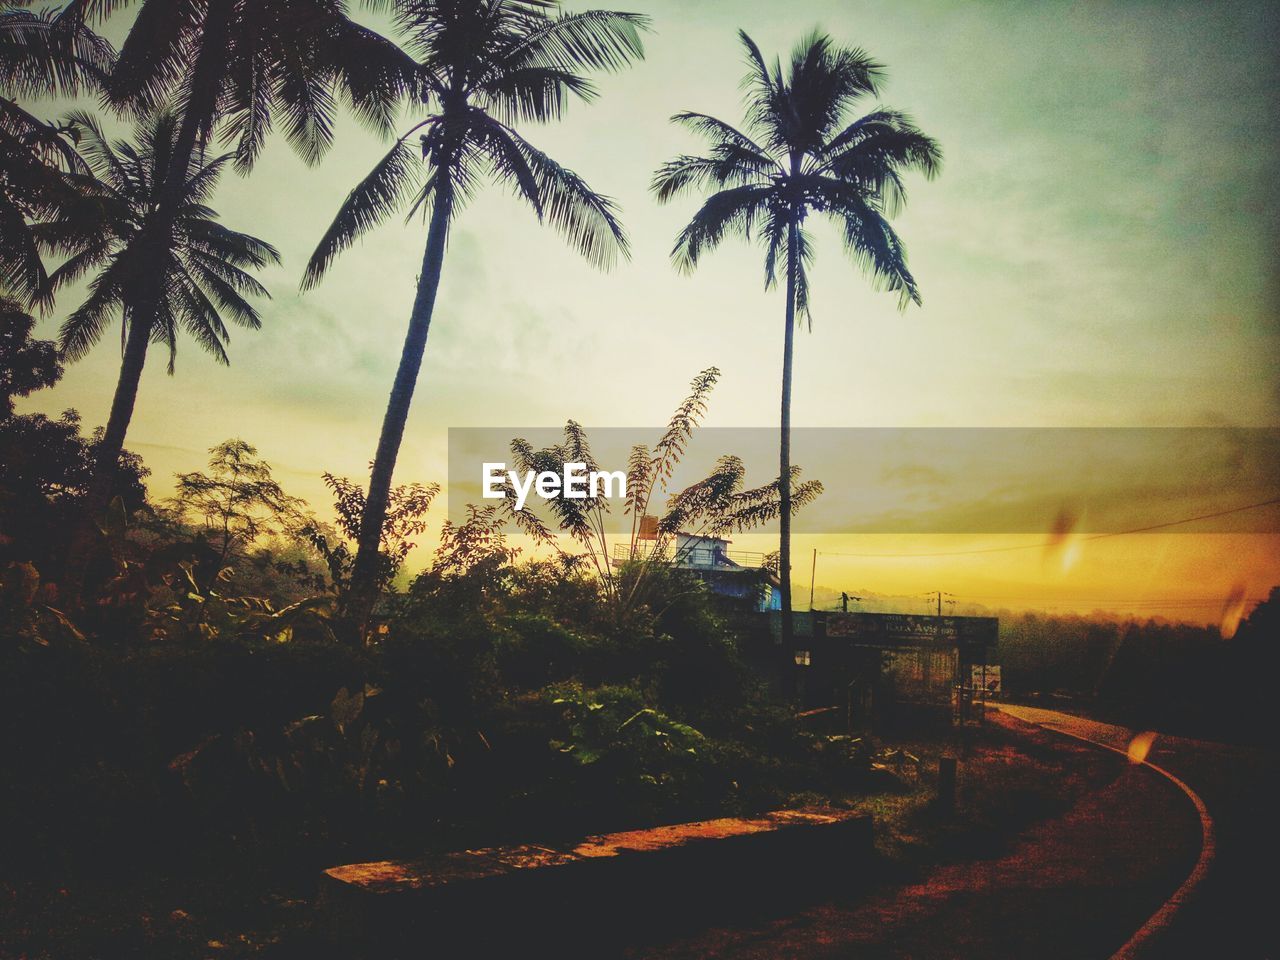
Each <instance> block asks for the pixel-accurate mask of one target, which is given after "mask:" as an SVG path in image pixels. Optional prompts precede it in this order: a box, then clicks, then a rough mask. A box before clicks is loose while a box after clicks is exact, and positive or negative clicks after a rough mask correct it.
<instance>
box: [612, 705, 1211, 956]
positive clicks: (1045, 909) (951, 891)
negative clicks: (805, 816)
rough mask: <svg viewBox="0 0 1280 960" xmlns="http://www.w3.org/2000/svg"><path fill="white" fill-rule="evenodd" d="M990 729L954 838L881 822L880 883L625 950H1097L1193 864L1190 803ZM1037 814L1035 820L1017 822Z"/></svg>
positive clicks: (1063, 747)
mask: <svg viewBox="0 0 1280 960" xmlns="http://www.w3.org/2000/svg"><path fill="white" fill-rule="evenodd" d="M992 723H994V724H995V725H996V726H997V727H999V728H1000V729H1001V730H1002V731H1003V732H1004V733H1005V734H1006V737H1004V738H1001V737H999V736H995V737H991V738H989V739H987V740H985V742H983V743H981V744H980V745H978V746H977V747H975V749H974V750H973V751H972V753H971V755H970V757H969V758H968V759H967V760H966V761H964V762H963V763H962V765H961V779H960V802H961V807H960V812H959V815H958V817H957V825H956V826H955V827H954V828H953V829H954V839H955V842H954V843H951V844H948V843H947V842H945V836H944V835H943V834H940V833H939V831H940V829H941V828H940V826H939V824H938V823H937V822H936V821H935V820H933V819H932V818H928V817H923V816H920V815H916V816H911V815H907V816H905V817H901V816H900V817H896V818H891V822H887V823H885V824H883V830H884V831H885V833H886V837H885V840H884V842H883V844H882V846H883V850H882V856H883V861H882V863H881V865H880V866H881V867H882V868H883V870H884V874H885V876H886V877H888V878H890V879H889V880H887V881H886V882H884V883H881V884H878V885H872V887H871V888H870V889H869V890H861V891H855V892H853V893H852V895H848V896H846V895H841V894H839V893H836V894H835V895H833V896H832V897H830V898H829V899H827V900H825V901H823V902H819V903H815V904H813V905H812V906H810V907H808V908H807V909H804V910H801V911H799V912H796V913H793V914H790V915H787V916H781V917H773V918H759V919H757V920H756V921H755V922H749V923H743V924H735V925H732V926H729V925H726V926H718V927H713V928H711V929H708V930H705V931H702V932H700V933H698V934H696V935H693V936H688V937H683V938H679V939H672V940H669V941H666V942H660V943H659V942H654V943H650V944H648V945H646V946H644V947H634V948H632V949H630V950H629V951H628V952H627V956H628V957H630V958H633V960H640V958H644V960H659V958H662V960H675V958H693V957H699V958H702V957H717V958H735V960H748V958H751V960H755V958H759V960H765V958H769V960H784V958H825V957H842V958H849V957H854V958H889V957H894V958H912V960H925V958H956V957H975V958H976V957H981V958H984V960H991V958H1010V960H1013V958H1019V960H1024V958H1029V957H1035V958H1037V960H1051V958H1063V960H1067V958H1071V960H1079V958H1082V957H1099V958H1105V957H1109V956H1110V955H1111V953H1112V952H1113V951H1114V950H1115V949H1116V948H1118V947H1119V946H1120V945H1121V944H1122V943H1123V942H1124V941H1125V940H1126V939H1127V938H1128V937H1129V936H1130V934H1131V933H1132V932H1133V931H1134V930H1135V929H1137V928H1138V927H1139V926H1141V925H1142V923H1143V922H1144V921H1145V920H1146V918H1147V917H1148V916H1149V915H1150V914H1151V913H1152V912H1154V911H1155V910H1156V909H1157V908H1158V907H1159V906H1160V904H1161V903H1163V901H1164V899H1165V898H1166V897H1167V896H1168V895H1169V894H1170V893H1171V892H1172V891H1173V890H1174V889H1176V887H1177V886H1178V884H1179V883H1180V882H1181V880H1182V878H1183V877H1184V876H1185V875H1186V873H1187V872H1188V871H1189V870H1190V869H1191V866H1192V865H1193V864H1194V862H1195V859H1196V857H1197V855H1198V853H1199V821H1198V818H1197V817H1196V815H1195V812H1194V809H1193V808H1191V807H1190V805H1189V804H1188V803H1187V802H1186V801H1185V799H1184V798H1183V797H1181V795H1179V794H1177V792H1176V791H1174V790H1171V789H1170V788H1169V787H1168V785H1167V784H1165V783H1163V782H1162V781H1160V780H1159V779H1158V778H1156V777H1154V776H1152V775H1151V774H1150V772H1149V771H1144V770H1142V769H1140V768H1138V767H1136V766H1132V765H1130V764H1128V763H1127V762H1126V761H1125V760H1124V759H1123V758H1120V757H1117V756H1115V755H1111V754H1106V753H1103V752H1102V751H1098V750H1095V749H1092V748H1090V747H1087V746H1085V745H1083V744H1077V743H1073V742H1071V741H1068V740H1066V739H1060V738H1056V737H1054V736H1053V735H1052V734H1048V733H1046V732H1043V731H1040V730H1037V729H1035V728H1032V727H1030V726H1028V725H1025V724H1022V723H1021V722H1019V721H1016V720H1013V719H1011V718H1004V717H1000V716H996V717H995V718H993V720H992ZM1037 813H1038V814H1042V815H1047V818H1046V819H1039V820H1037V821H1036V822H1033V823H1032V824H1030V825H1029V826H1027V827H1026V829H1021V830H1020V829H1019V828H1020V826H1022V824H1021V823H1020V822H1019V821H1023V820H1025V819H1026V818H1028V817H1034V816H1035V815H1036V814H1037ZM917 832H924V833H925V834H928V833H930V832H932V833H933V834H934V836H933V837H932V838H929V837H927V836H925V837H916V836H914V834H916V833H917ZM940 839H942V841H943V842H939V840H940Z"/></svg>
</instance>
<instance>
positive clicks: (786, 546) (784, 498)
mask: <svg viewBox="0 0 1280 960" xmlns="http://www.w3.org/2000/svg"><path fill="white" fill-rule="evenodd" d="M798 234H799V228H798V227H797V226H796V223H795V221H794V220H793V221H792V223H791V225H790V226H789V227H788V228H787V329H786V332H785V334H784V336H783V340H782V431H781V432H782V442H781V443H780V444H779V455H778V498H779V507H780V510H781V514H780V516H779V517H778V526H779V527H780V534H779V541H780V542H779V544H778V579H779V580H780V581H781V583H780V586H781V588H782V647H783V650H784V651H786V652H787V654H788V655H790V652H791V640H792V635H793V630H792V624H791V359H792V354H793V351H794V346H795V331H796V273H797V271H798V270H799V265H798V263H797V262H796V261H797V258H798V257H799V255H800V250H799V247H800V243H799V240H800V238H799V236H798Z"/></svg>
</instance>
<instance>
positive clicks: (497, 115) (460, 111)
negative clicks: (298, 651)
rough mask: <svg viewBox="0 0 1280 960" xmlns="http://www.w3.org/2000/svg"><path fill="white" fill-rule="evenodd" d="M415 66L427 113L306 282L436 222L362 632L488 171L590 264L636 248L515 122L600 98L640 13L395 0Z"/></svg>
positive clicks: (377, 462)
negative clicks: (435, 328)
mask: <svg viewBox="0 0 1280 960" xmlns="http://www.w3.org/2000/svg"><path fill="white" fill-rule="evenodd" d="M384 6H386V7H387V8H389V9H390V10H391V12H392V14H393V16H394V18H395V22H396V26H397V29H398V30H399V32H400V33H401V34H402V35H403V36H404V38H405V43H406V46H407V47H408V49H409V50H411V51H412V52H413V54H414V56H415V57H417V63H416V65H415V74H414V75H415V80H416V86H415V88H414V90H413V96H412V100H413V104H414V107H415V109H418V110H422V111H424V112H425V113H426V114H427V116H426V117H425V118H424V119H422V120H420V121H418V122H417V123H415V124H414V125H413V126H411V127H410V128H409V129H408V130H407V131H405V133H404V134H403V135H402V136H401V137H400V138H399V139H398V140H396V142H395V144H394V146H392V148H391V150H390V151H389V152H388V153H387V155H386V156H385V157H383V158H382V160H381V161H379V162H378V164H377V165H376V166H375V167H374V168H373V170H372V171H370V173H369V175H368V176H367V177H365V179H364V180H362V181H361V182H360V183H359V184H358V185H357V186H356V187H355V188H354V189H353V190H352V191H351V193H350V194H349V195H348V196H347V199H346V201H345V202H344V203H343V205H342V207H341V208H340V209H339V211H338V214H337V216H336V217H335V218H334V221H333V223H332V225H331V226H330V227H329V229H328V231H327V232H326V233H325V235H324V237H323V238H321V240H320V243H319V244H318V245H317V247H316V250H315V253H314V254H313V255H312V257H311V261H310V263H308V264H307V270H306V274H305V276H304V278H303V287H304V288H307V287H311V286H314V285H315V284H316V283H318V282H319V280H320V278H321V277H322V276H323V275H324V273H325V271H326V270H327V269H328V267H329V265H330V264H331V263H332V262H333V259H334V258H335V257H336V256H337V255H338V254H339V253H340V252H341V251H342V250H344V249H345V248H347V247H348V246H350V245H351V244H352V243H353V242H354V241H355V240H356V239H357V238H358V237H360V236H361V235H362V234H363V233H365V232H366V231H367V230H369V229H371V228H372V227H374V226H376V225H377V224H378V223H379V222H381V221H382V220H384V219H385V218H386V217H387V216H389V215H390V214H391V213H392V212H393V211H395V210H396V209H398V208H399V207H401V206H402V205H405V204H407V205H408V207H409V216H410V217H412V216H413V215H414V214H415V213H417V212H419V211H421V212H422V213H423V216H424V218H426V219H427V220H428V222H429V225H428V228H427V242H426V247H425V249H424V251H423V258H422V270H421V272H420V274H419V275H418V281H417V292H416V294H415V296H414V302H413V308H412V310H411V312H410V315H409V325H408V330H407V332H406V334H405V341H404V347H403V349H402V351H401V355H400V363H399V366H398V368H397V370H396V376H395V380H394V382H393V384H392V388H391V396H390V399H389V400H388V403H387V412H386V416H385V418H384V419H383V423H382V431H381V434H380V436H379V438H378V447H377V451H376V453H375V454H374V459H373V467H372V470H371V473H370V478H369V489H368V493H367V499H366V501H365V506H364V514H363V516H362V519H361V523H360V542H359V549H358V551H357V554H356V561H355V567H354V569H353V571H352V589H351V593H350V604H349V614H350V619H351V621H352V635H353V637H359V636H362V635H363V633H362V631H363V629H364V625H365V621H367V619H368V617H369V613H370V611H371V610H372V608H373V603H374V601H375V599H376V583H377V575H378V569H379V565H380V561H379V542H380V537H381V530H382V520H383V517H384V515H385V513H386V509H387V499H388V496H389V493H390V490H391V478H392V475H393V473H394V471H395V464H396V457H397V456H398V454H399V451H400V442H401V439H402V438H403V436H404V428H405V423H406V421H407V420H408V416H409V407H410V404H411V402H412V400H413V393H414V388H415V387H416V385H417V380H418V371H419V370H420V369H421V366H422V357H423V354H424V352H425V350H426V345H427V334H428V332H429V330H430V327H431V319H432V316H433V314H434V310H435V302H436V293H437V291H438V289H439V286H440V276H441V271H442V269H443V264H444V254H445V247H446V245H447V243H448V237H449V230H450V228H451V226H452V225H453V223H454V220H455V218H456V217H457V216H458V214H459V213H460V211H461V209H462V207H463V206H464V204H465V203H466V201H467V200H468V199H469V198H470V197H471V196H472V195H473V194H474V193H475V192H476V191H477V190H478V189H479V188H480V186H481V184H482V182H484V181H485V180H492V181H494V182H496V183H498V184H501V185H503V186H507V187H510V188H512V189H514V191H515V192H516V194H517V196H519V197H520V198H521V199H523V200H525V201H526V202H527V203H528V204H529V205H530V206H531V207H532V208H533V210H534V212H535V213H536V214H537V216H538V218H539V219H540V220H545V221H547V222H548V223H550V224H551V225H552V226H553V227H555V228H556V229H557V230H558V231H560V232H561V233H563V234H564V235H565V237H566V238H567V239H568V241H569V242H570V243H571V244H572V245H573V246H574V247H576V248H577V249H578V250H579V251H580V252H581V253H582V254H583V256H585V257H586V258H587V259H588V260H589V261H590V262H591V263H592V264H594V265H595V266H598V267H607V266H609V265H610V264H611V263H612V262H613V261H614V260H615V259H616V258H617V256H618V255H619V254H625V253H626V249H627V244H626V236H625V234H624V233H623V230H622V226H621V224H620V223H619V222H618V219H617V216H616V211H615V208H614V204H613V203H612V201H610V200H609V199H608V198H607V197H605V196H603V195H601V194H599V193H596V192H595V191H593V190H592V189H591V188H590V187H589V186H588V185H587V183H586V182H585V181H584V180H583V179H582V178H581V177H579V176H578V175H577V174H575V173H574V172H573V171H572V170H569V169H568V168H567V167H563V166H561V165H560V164H559V163H558V162H557V161H555V160H553V159H552V158H551V157H549V156H547V154H545V153H543V152H542V151H541V150H539V149H538V148H537V147H535V146H533V144H531V143H529V141H527V140H526V139H525V138H524V137H523V136H521V134H519V133H518V132H517V131H516V130H515V129H514V126H513V124H516V123H521V122H528V123H546V122H549V121H552V120H557V119H559V118H560V117H561V116H562V115H563V113H564V110H565V108H566V107H567V106H568V103H569V101H570V100H571V99H573V98H575V97H576V98H578V99H580V100H591V99H593V98H594V97H595V90H594V88H593V87H592V85H591V83H590V82H589V81H588V80H587V79H586V77H585V76H584V73H585V72H586V71H588V70H616V69H619V68H621V67H623V66H625V65H627V64H628V63H630V62H631V61H633V60H635V59H637V58H639V57H640V56H642V55H643V47H642V45H641V39H640V34H641V32H642V31H643V30H644V29H645V26H646V23H647V19H646V18H645V17H642V16H639V15H637V14H630V13H616V12H611V11H603V10H592V11H588V12H585V13H576V14H567V13H566V14H561V13H559V12H558V11H557V10H556V6H555V5H554V4H548V3H542V2H511V0H480V2H476V3H452V2H441V3H436V2H432V3H418V2H412V0H388V2H387V3H385V4H384Z"/></svg>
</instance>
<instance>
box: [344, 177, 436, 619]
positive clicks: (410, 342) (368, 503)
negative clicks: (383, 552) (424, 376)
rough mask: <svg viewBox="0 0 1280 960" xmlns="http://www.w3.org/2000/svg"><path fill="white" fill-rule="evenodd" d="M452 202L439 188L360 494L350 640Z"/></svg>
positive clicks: (360, 611)
mask: <svg viewBox="0 0 1280 960" xmlns="http://www.w3.org/2000/svg"><path fill="white" fill-rule="evenodd" d="M452 206H453V204H452V201H451V200H450V199H449V197H448V196H447V193H446V192H445V191H441V193H439V194H438V195H437V197H436V201H435V204H434V205H433V208H432V211H431V226H430V228H429V229H428V232H427V246H426V249H425V250H424V251H423V255H422V273H421V274H420V275H419V276H418V292H417V295H416V296H415V297H414V301H413V312H412V313H410V315H409V330H408V332H407V333H406V334H405V338H404V349H403V350H402V351H401V353H400V366H399V368H398V369H397V370H396V379H395V383H394V384H393V385H392V387H391V399H390V401H389V402H388V403H387V413H386V416H385V417H383V420H382V434H381V436H379V437H378V451H377V453H376V454H375V456H374V458H373V470H372V472H371V473H370V476H369V493H368V495H367V496H366V497H365V502H364V511H363V512H362V513H361V515H360V545H359V549H358V551H357V552H356V562H355V567H354V569H353V570H352V573H351V588H350V596H349V598H348V603H347V614H346V617H345V619H346V621H347V628H348V630H349V631H352V632H354V638H353V639H355V640H357V641H359V640H361V639H362V638H363V636H364V630H365V628H366V626H367V624H368V621H369V616H370V614H371V613H372V612H373V604H374V602H375V601H376V600H377V594H378V588H379V586H380V584H379V583H378V574H379V567H380V565H381V558H380V556H379V548H380V546H381V543H382V525H383V522H384V521H385V520H386V517H387V503H388V500H389V498H390V495H391V476H392V474H393V473H394V472H395V467H396V457H397V456H399V453H400V442H401V440H402V439H403V438H404V427H405V423H406V421H407V420H408V419H409V406H410V404H411V403H412V402H413V390H414V387H415V386H416V385H417V382H418V371H419V370H420V369H421V368H422V355H423V353H424V352H425V351H426V347H427V333H428V332H429V331H430V329H431V315H432V313H433V312H434V310H435V303H436V291H437V290H438V289H439V288H440V273H441V267H442V265H443V263H444V248H445V244H446V243H447V241H448V237H449V218H450V215H451V211H452Z"/></svg>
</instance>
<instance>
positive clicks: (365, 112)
mask: <svg viewBox="0 0 1280 960" xmlns="http://www.w3.org/2000/svg"><path fill="white" fill-rule="evenodd" d="M132 2H133V0H71V3H70V8H71V9H73V10H74V11H75V13H76V15H77V16H78V17H80V18H81V19H82V20H91V19H94V18H96V19H102V18H105V17H107V16H109V15H110V14H112V13H113V12H115V11H116V10H118V9H120V8H122V7H126V6H129V5H130V4H131V3H132ZM136 6H137V8H138V9H137V14H136V16H135V19H134V22H133V25H132V27H131V28H130V30H129V34H128V36H127V37H126V39H125V41H124V44H123V45H122V47H121V49H120V55H119V57H118V59H117V61H116V64H115V67H114V69H113V70H112V72H111V77H110V80H109V82H108V84H107V93H108V99H109V100H110V101H111V102H112V104H113V105H115V106H116V107H117V108H119V109H122V110H125V111H129V112H132V113H134V114H135V115H138V116H145V115H146V114H148V113H150V112H154V111H155V110H156V109H159V108H163V107H164V106H165V105H166V104H172V105H173V106H174V109H175V110H176V111H177V113H176V116H177V122H176V129H175V131H174V135H173V139H172V143H171V145H170V148H169V150H168V152H167V154H166V160H167V165H166V167H164V168H162V169H159V170H156V171H154V174H155V188H156V193H155V211H154V216H152V217H151V218H150V220H149V221H148V230H147V232H146V234H144V235H143V236H142V237H140V238H138V242H139V243H141V244H142V245H143V246H144V247H145V248H146V253H145V254H142V255H139V256H138V257H137V258H136V260H135V261H134V262H136V263H137V264H139V265H146V264H149V263H151V262H152V261H159V260H162V259H164V258H167V257H169V256H171V254H172V247H173V245H174V244H175V243H176V242H177V241H176V238H175V236H174V229H175V222H176V219H177V218H178V217H179V215H180V211H181V209H182V205H183V203H184V195H185V192H186V179H187V175H188V171H189V170H190V167H191V164H192V163H193V162H195V161H196V160H197V159H198V157H199V156H201V155H202V154H203V152H204V150H205V149H206V147H207V146H208V144H209V143H210V142H211V141H212V140H213V139H214V138H215V137H216V136H218V135H221V136H222V137H223V138H225V139H228V140H231V141H234V143H235V163H236V166H237V168H238V169H239V170H240V171H241V172H245V171H247V170H248V169H249V168H250V167H251V166H252V164H253V162H254V160H255V159H256V158H257V156H258V153H259V151H260V150H261V148H262V145H263V143H264V141H265V140H266V137H267V135H268V133H269V132H270V131H271V129H272V127H273V125H274V124H275V123H276V122H278V121H282V123H281V125H282V126H283V130H284V134H285V137H286V139H288V140H289V142H290V143H291V144H292V145H293V147H294V148H295V149H296V150H297V152H298V153H299V154H300V155H301V156H302V158H303V159H304V160H305V161H307V162H308V163H315V162H317V161H318V160H319V159H320V157H321V156H322V155H323V153H324V152H325V150H326V149H327V148H328V146H329V145H330V144H331V143H332V140H333V121H334V116H335V113H336V110H337V105H338V97H337V96H336V95H338V94H340V95H341V96H343V97H345V99H346V100H347V101H348V102H349V104H350V105H351V107H352V108H353V110H354V112H355V113H356V115H357V116H358V117H360V118H361V119H362V120H364V121H366V122H367V123H369V124H370V125H372V126H373V127H375V128H377V129H382V130H385V131H389V130H390V129H391V123H392V119H393V117H394V115H395V110H396V106H397V104H398V102H399V101H400V100H401V99H402V97H403V96H404V95H405V94H406V92H407V91H408V90H409V89H410V85H411V82H412V72H413V68H414V64H413V61H412V59H411V58H410V57H408V56H407V55H406V54H404V53H403V51H401V50H400V49H399V48H398V47H397V46H396V45H395V44H393V43H391V42H390V41H388V40H387V39H385V38H384V37H382V36H380V35H378V34H377V33H375V32H373V31H371V30H369V29H367V28H365V27H362V26H360V25H359V24H357V23H355V22H354V21H352V20H351V19H349V18H348V17H347V15H346V3H345V0H183V2H180V3H179V2H174V0H139V2H137V4H136ZM129 295H130V297H131V298H132V300H131V302H130V304H129V306H128V309H129V311H130V313H131V314H132V315H134V316H136V317H138V318H139V319H138V323H139V324H140V325H141V326H143V327H158V326H162V325H163V324H164V318H163V316H162V315H161V314H162V312H163V310H164V302H165V297H166V291H165V289H164V288H163V286H162V285H161V284H160V283H159V278H158V277H157V276H156V275H155V274H154V273H153V272H151V271H150V270H147V269H144V270H143V271H142V273H141V274H140V275H139V277H137V278H136V282H132V283H130V285H129ZM107 435H108V438H110V439H111V440H114V438H115V434H114V433H112V432H111V431H110V430H109V431H108V433H107ZM118 455H119V450H114V449H113V444H112V443H107V442H104V443H103V444H102V445H100V446H99V448H98V463H97V466H96V471H95V478H94V482H93V484H92V485H91V487H90V490H89V494H88V496H87V498H86V504H85V506H86V520H85V524H84V527H83V529H82V530H81V532H80V535H79V536H78V538H77V542H78V544H79V548H78V549H73V550H72V563H71V565H70V566H69V568H68V574H67V577H66V584H65V586H66V587H67V589H68V591H69V593H70V594H71V595H72V596H73V598H74V597H75V596H77V595H78V593H79V588H80V581H81V579H82V575H83V568H82V566H80V565H79V562H78V558H81V557H83V556H84V555H85V554H86V552H87V551H85V550H84V549H83V547H84V546H85V545H86V543H87V541H88V539H89V538H90V537H91V535H92V528H91V521H92V518H94V517H96V516H97V515H99V514H100V513H101V512H102V509H103V508H104V507H105V506H106V504H107V501H108V499H109V498H110V495H111V482H112V479H111V478H112V477H113V476H114V473H115V469H114V465H115V457H117V456H118Z"/></svg>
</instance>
